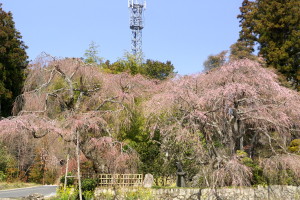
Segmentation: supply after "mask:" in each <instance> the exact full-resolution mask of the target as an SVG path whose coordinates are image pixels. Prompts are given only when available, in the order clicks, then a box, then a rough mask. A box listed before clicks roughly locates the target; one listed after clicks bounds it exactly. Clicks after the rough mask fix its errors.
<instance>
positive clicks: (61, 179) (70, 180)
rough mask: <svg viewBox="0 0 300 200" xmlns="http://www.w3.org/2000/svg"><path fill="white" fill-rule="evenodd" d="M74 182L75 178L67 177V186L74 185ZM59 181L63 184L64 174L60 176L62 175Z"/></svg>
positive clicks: (69, 174) (70, 174)
mask: <svg viewBox="0 0 300 200" xmlns="http://www.w3.org/2000/svg"><path fill="white" fill-rule="evenodd" d="M68 176H72V173H71V172H69V173H68ZM74 182H75V179H74V178H73V177H67V186H68V187H69V186H72V185H74ZM60 183H61V184H65V176H62V177H61V178H60Z"/></svg>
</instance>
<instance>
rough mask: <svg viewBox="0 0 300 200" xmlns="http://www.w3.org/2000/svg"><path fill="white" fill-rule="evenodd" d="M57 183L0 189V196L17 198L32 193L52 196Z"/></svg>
mask: <svg viewBox="0 0 300 200" xmlns="http://www.w3.org/2000/svg"><path fill="white" fill-rule="evenodd" d="M56 188H57V185H44V186H37V187H30V188H18V189H11V190H0V198H18V197H26V196H29V195H31V194H34V193H38V194H42V195H44V196H54V195H55V194H56Z"/></svg>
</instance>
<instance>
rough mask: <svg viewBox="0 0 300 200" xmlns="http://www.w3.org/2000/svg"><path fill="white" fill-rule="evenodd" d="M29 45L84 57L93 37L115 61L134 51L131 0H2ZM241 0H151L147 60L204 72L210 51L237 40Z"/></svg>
mask: <svg viewBox="0 0 300 200" xmlns="http://www.w3.org/2000/svg"><path fill="white" fill-rule="evenodd" d="M0 2H1V3H2V4H3V9H4V10H5V11H11V12H12V13H13V16H14V21H15V23H16V28H17V29H18V30H19V31H20V32H21V34H22V36H23V41H24V42H25V43H26V45H27V46H28V47H29V48H28V50H27V53H28V55H29V57H30V59H31V60H33V59H34V58H35V57H36V56H38V55H39V54H40V53H41V52H43V51H45V52H47V53H50V54H51V55H53V56H58V57H82V56H83V54H84V51H85V50H86V49H87V48H88V46H89V44H90V42H91V41H94V42H96V43H97V44H98V45H99V46H100V47H99V51H100V54H99V56H101V57H103V58H105V59H109V60H111V61H112V62H113V61H116V60H117V59H118V58H121V57H123V55H124V52H125V51H130V44H131V43H130V41H131V31H130V29H129V10H128V8H127V0H106V1H104V0H84V1H83V0H2V1H0ZM241 3H242V0H214V1H204V0H184V1H180V0H173V1H171V0H148V1H147V10H146V12H145V28H144V30H143V51H144V54H145V57H146V58H147V59H148V58H149V59H153V60H159V61H167V60H170V61H171V62H172V63H173V64H174V66H175V69H176V71H177V72H178V73H179V74H182V75H184V74H192V73H197V72H200V71H202V69H203V62H204V61H205V59H206V58H207V56H209V55H211V54H216V53H219V52H221V51H222V50H227V49H229V47H230V45H231V44H233V43H234V42H235V41H236V40H237V39H238V34H239V30H240V28H239V23H238V19H237V18H236V16H237V15H238V14H239V7H240V6H241Z"/></svg>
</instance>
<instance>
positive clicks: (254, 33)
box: [0, 0, 300, 187]
mask: <svg viewBox="0 0 300 200" xmlns="http://www.w3.org/2000/svg"><path fill="white" fill-rule="evenodd" d="M240 10H241V14H240V15H239V16H238V18H239V19H240V26H241V32H240V37H239V39H238V41H237V42H236V43H235V44H233V45H232V46H231V47H230V50H229V51H223V52H221V53H219V54H217V55H211V56H209V57H208V59H207V61H205V63H204V66H205V71H204V72H203V73H199V74H194V75H186V76H180V75H178V74H176V72H175V68H174V66H173V64H172V63H171V62H170V61H167V62H160V61H155V60H150V59H147V60H146V61H144V62H139V61H137V60H136V59H135V57H134V55H131V54H126V55H125V58H123V59H120V60H118V61H116V62H113V63H111V62H110V61H103V59H102V58H100V57H98V55H97V51H96V46H95V44H91V46H90V47H89V49H88V50H87V51H86V54H85V59H80V58H58V57H53V56H51V55H49V54H47V53H41V55H40V56H39V57H38V58H36V59H35V60H34V61H32V62H30V63H29V62H28V61H27V59H28V57H27V55H26V48H27V47H26V45H25V44H24V43H23V42H22V41H21V38H22V37H21V35H20V33H19V32H18V31H17V30H15V27H14V22H13V18H12V14H11V13H10V12H8V13H7V12H5V11H4V10H2V8H1V4H0V44H1V46H0V70H1V71H0V77H1V80H0V97H1V98H0V117H1V119H0V141H1V142H0V180H2V181H15V180H21V181H28V182H37V183H43V184H52V183H55V182H57V180H58V179H59V177H61V176H62V175H63V174H64V170H65V168H66V157H67V155H68V154H69V155H70V162H69V165H70V166H69V170H70V171H71V172H72V173H74V174H75V173H76V169H77V168H76V152H75V149H76V145H78V146H79V149H80V159H79V160H80V166H81V173H82V174H100V173H107V174H125V173H142V174H146V173H151V174H153V175H154V178H155V180H156V184H157V185H164V184H165V181H164V180H166V179H169V178H174V177H175V176H176V162H180V163H181V164H182V167H183V169H184V171H185V172H187V174H186V181H187V185H188V186H191V187H223V186H251V185H266V184H275V185H297V186H299V184H300V93H299V90H300V89H299V77H300V75H299V72H300V71H299V69H300V67H299V64H300V54H299V52H300V32H299V30H300V12H298V11H299V10H300V2H299V1H298V0H288V1H284V2H283V1H279V0H256V1H248V0H244V1H243V3H242V6H241V8H240ZM291 10H293V11H294V12H290V11H291ZM274 13H275V14H274ZM287 13H289V15H287ZM255 47H258V55H255V54H254V51H255Z"/></svg>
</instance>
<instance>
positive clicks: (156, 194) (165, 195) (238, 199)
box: [95, 185, 300, 200]
mask: <svg viewBox="0 0 300 200" xmlns="http://www.w3.org/2000/svg"><path fill="white" fill-rule="evenodd" d="M95 195H96V197H97V199H119V200H122V199H124V200H125V199H140V200H142V199H145V200H151V199H153V200H184V199H188V200H300V187H295V186H277V185H273V186H269V187H261V186H259V187H252V188H221V189H216V190H213V189H188V188H182V189H179V188H174V189H144V188H139V189H129V188H127V189H124V188H123V189H118V190H113V189H103V188H97V189H96V192H95Z"/></svg>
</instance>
